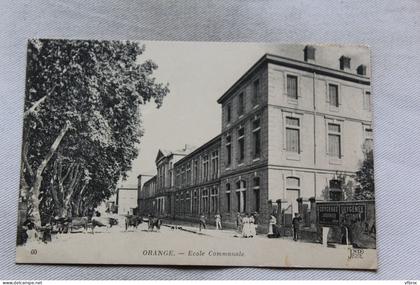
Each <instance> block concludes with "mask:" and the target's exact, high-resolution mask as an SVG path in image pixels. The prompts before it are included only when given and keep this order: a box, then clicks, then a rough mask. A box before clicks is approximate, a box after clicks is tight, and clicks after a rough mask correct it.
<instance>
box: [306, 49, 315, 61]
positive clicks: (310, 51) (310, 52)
mask: <svg viewBox="0 0 420 285" xmlns="http://www.w3.org/2000/svg"><path fill="white" fill-rule="evenodd" d="M304 53H305V61H308V60H315V48H314V47H313V46H306V47H305V50H304Z"/></svg>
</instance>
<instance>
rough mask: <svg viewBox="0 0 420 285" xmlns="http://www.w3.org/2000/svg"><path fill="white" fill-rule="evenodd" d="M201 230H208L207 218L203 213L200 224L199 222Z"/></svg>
mask: <svg viewBox="0 0 420 285" xmlns="http://www.w3.org/2000/svg"><path fill="white" fill-rule="evenodd" d="M198 227H199V230H200V232H201V228H204V229H206V216H204V214H203V213H201V214H200V222H199V225H198Z"/></svg>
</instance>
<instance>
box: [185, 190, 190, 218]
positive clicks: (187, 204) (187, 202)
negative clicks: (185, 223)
mask: <svg viewBox="0 0 420 285" xmlns="http://www.w3.org/2000/svg"><path fill="white" fill-rule="evenodd" d="M185 212H187V213H191V192H190V191H187V192H185Z"/></svg>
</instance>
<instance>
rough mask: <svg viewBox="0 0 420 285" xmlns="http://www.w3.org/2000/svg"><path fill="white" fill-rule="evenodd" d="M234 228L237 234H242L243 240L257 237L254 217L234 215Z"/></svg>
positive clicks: (250, 215)
mask: <svg viewBox="0 0 420 285" xmlns="http://www.w3.org/2000/svg"><path fill="white" fill-rule="evenodd" d="M236 226H237V229H238V232H240V233H241V234H242V237H244V238H253V237H254V236H256V235H257V224H256V221H255V216H254V215H252V214H248V213H247V214H245V215H241V214H240V213H238V214H237V215H236Z"/></svg>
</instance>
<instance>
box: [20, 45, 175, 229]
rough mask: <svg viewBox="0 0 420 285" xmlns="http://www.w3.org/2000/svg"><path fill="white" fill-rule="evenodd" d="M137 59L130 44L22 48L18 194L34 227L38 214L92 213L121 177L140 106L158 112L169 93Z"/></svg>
mask: <svg viewBox="0 0 420 285" xmlns="http://www.w3.org/2000/svg"><path fill="white" fill-rule="evenodd" d="M144 51H145V48H144V46H140V45H139V44H138V43H135V42H130V41H124V42H121V41H82V40H31V41H29V42H28V55H27V79H26V96H25V113H24V132H23V147H22V167H21V193H26V194H27V195H26V196H27V198H28V201H29V206H30V207H29V208H30V212H29V214H30V215H31V216H32V218H33V220H34V223H35V225H36V226H38V227H39V226H41V218H42V217H41V215H44V213H50V212H51V211H52V212H54V214H56V215H57V214H58V215H61V216H67V215H71V214H78V213H79V212H80V210H83V209H82V208H83V207H86V206H89V205H90V206H96V205H97V204H99V203H100V201H102V200H103V199H106V198H107V197H109V196H110V195H111V194H112V191H113V189H115V187H116V184H117V182H118V180H119V179H120V178H121V177H122V178H125V177H126V175H127V172H128V171H129V170H130V168H131V162H132V160H133V159H134V158H135V157H136V156H137V154H138V153H137V148H136V146H137V144H139V143H140V137H141V136H142V134H143V132H142V129H141V120H140V113H141V110H140V106H141V105H142V104H146V103H147V102H149V101H151V100H154V102H155V103H156V105H157V107H160V106H161V104H162V102H163V98H164V97H165V96H166V95H167V94H168V92H169V89H168V86H167V84H166V85H164V84H162V83H157V82H156V79H155V78H154V77H153V76H152V75H153V71H154V70H156V69H157V65H156V64H155V63H154V62H153V61H151V60H146V61H144V62H143V63H140V56H141V55H142V54H143V52H144ZM28 192H29V193H28ZM87 204H89V205H87ZM51 209H53V210H51Z"/></svg>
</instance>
